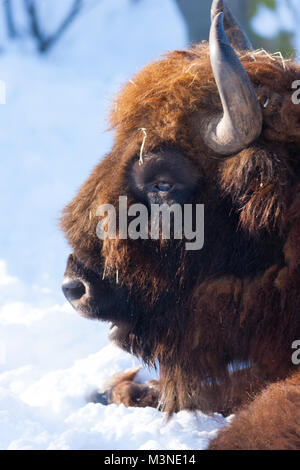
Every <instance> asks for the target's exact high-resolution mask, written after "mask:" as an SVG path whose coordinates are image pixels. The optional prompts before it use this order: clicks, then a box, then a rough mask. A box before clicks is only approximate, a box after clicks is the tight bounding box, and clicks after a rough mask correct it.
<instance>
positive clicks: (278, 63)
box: [110, 44, 300, 151]
mask: <svg viewBox="0 0 300 470" xmlns="http://www.w3.org/2000/svg"><path fill="white" fill-rule="evenodd" d="M240 58H241V61H242V63H243V65H244V67H245V69H246V71H247V73H248V75H249V77H250V79H251V81H252V83H253V84H254V86H255V88H256V91H257V95H258V98H259V100H260V101H261V104H262V108H263V117H264V122H265V131H266V132H265V134H266V136H267V137H268V138H270V139H272V140H274V139H275V140H281V141H286V140H288V139H289V136H291V135H292V140H293V138H296V139H297V140H299V135H300V132H299V131H300V129H299V112H298V109H296V110H295V108H297V106H295V105H293V103H292V101H291V97H292V93H293V91H294V90H293V89H292V83H293V81H294V80H297V79H299V78H300V68H299V67H298V66H296V65H295V64H294V63H292V62H287V61H285V62H284V61H283V60H281V59H280V58H278V57H276V56H271V55H269V54H267V53H264V51H261V52H260V51H256V52H254V53H252V54H251V53H248V54H246V55H244V56H243V55H240ZM267 100H268V103H269V106H267V107H264V104H265V103H266V102H267ZM220 111H221V103H220V98H219V95H218V92H217V88H216V84H215V80H214V77H213V73H212V68H211V65H210V58H209V48H208V46H207V44H201V45H198V46H196V47H195V48H193V49H190V50H188V51H175V52H172V53H169V54H168V55H167V56H166V57H164V58H163V59H161V60H159V61H157V62H153V63H151V64H150V65H148V66H146V67H145V68H144V69H143V70H142V71H141V72H140V73H138V74H137V75H136V76H135V77H134V78H133V79H132V80H130V81H129V82H128V83H127V84H126V86H125V87H124V88H123V90H121V92H120V94H119V96H118V97H117V99H116V100H115V103H114V106H113V109H112V111H111V115H110V122H111V127H112V128H115V129H116V144H118V143H120V142H121V143H122V145H124V138H125V139H128V137H129V136H131V137H133V138H134V137H135V136H136V137H137V140H138V141H139V142H140V141H142V139H143V135H142V132H141V131H139V129H141V128H145V129H146V130H147V135H148V139H147V144H148V146H152V147H153V146H155V145H159V143H160V142H170V143H176V145H182V146H183V147H184V148H190V147H191V146H193V144H194V146H195V147H196V148H197V149H199V145H200V148H201V147H202V142H201V141H200V137H199V132H197V131H199V128H198V129H194V128H193V123H192V122H191V120H192V117H193V116H194V115H195V116H198V118H199V122H200V123H201V119H204V118H206V119H207V118H208V117H209V115H211V114H214V113H216V112H220ZM278 111H280V112H279V115H280V116H277V117H280V122H278V119H276V115H275V114H276V113H277V114H278ZM295 113H296V114H297V115H296V116H295ZM199 127H200V124H199ZM272 130H273V132H272ZM278 133H279V134H280V136H281V137H280V139H279V135H278ZM205 150H206V151H207V149H205Z"/></svg>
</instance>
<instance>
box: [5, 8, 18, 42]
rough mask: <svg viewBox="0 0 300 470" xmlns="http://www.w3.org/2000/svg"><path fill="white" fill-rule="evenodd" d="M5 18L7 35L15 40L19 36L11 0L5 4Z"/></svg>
mask: <svg viewBox="0 0 300 470" xmlns="http://www.w3.org/2000/svg"><path fill="white" fill-rule="evenodd" d="M3 8H4V16H5V20H6V28H7V34H8V36H9V37H10V38H12V39H14V38H16V37H17V36H18V32H17V28H16V25H15V21H14V16H13V9H12V3H11V0H5V1H4V2H3Z"/></svg>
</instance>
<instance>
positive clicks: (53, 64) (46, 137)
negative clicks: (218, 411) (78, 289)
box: [0, 0, 228, 450]
mask: <svg viewBox="0 0 300 470" xmlns="http://www.w3.org/2000/svg"><path fill="white" fill-rule="evenodd" d="M64 3H66V2H64ZM40 4H43V5H44V7H45V9H44V10H43V14H45V15H49V18H51V21H53V22H54V23H55V21H56V16H57V15H58V14H59V12H61V5H62V2H61V1H58V0H51V6H52V8H51V12H50V11H48V13H47V8H46V6H47V5H46V2H45V0H42V1H41V2H40ZM48 6H49V2H48ZM55 6H57V9H56V8H55ZM54 12H55V13H54ZM50 13H51V14H50ZM0 20H1V18H0ZM21 20H22V17H21V12H20V21H21ZM0 23H1V21H0ZM54 23H53V24H54ZM49 27H50V26H49ZM0 29H1V31H3V28H2V27H1V28H0ZM185 40H186V32H185V29H184V26H183V22H182V19H181V17H180V15H179V13H178V11H177V9H176V7H175V3H174V2H173V1H172V0H163V2H162V1H161V0H143V1H132V0H113V1H112V0H102V1H99V2H98V6H97V7H94V8H92V9H90V10H87V12H86V13H85V14H84V15H83V16H82V17H81V18H79V19H78V20H77V21H76V22H75V23H74V24H73V26H72V27H71V28H70V29H69V31H68V32H67V33H66V34H65V36H64V37H63V38H62V40H61V41H60V43H59V44H58V45H57V47H56V48H54V49H53V51H52V52H51V53H50V54H49V55H48V56H47V57H38V56H37V55H36V54H34V53H33V45H32V44H31V43H29V42H26V43H25V42H24V43H23V44H22V45H14V44H11V43H10V44H8V43H6V42H5V41H4V40H3V38H1V37H0V43H1V45H2V46H3V50H2V53H1V54H0V80H4V81H5V83H6V90H7V97H6V104H5V105H0V152H1V155H0V181H1V191H0V206H1V230H0V449H109V450H110V449H113V450H116V449H158V450H160V449H204V448H206V447H207V445H208V442H209V439H211V438H212V437H214V436H215V435H216V432H217V430H218V429H220V428H221V427H223V426H224V425H226V423H227V421H228V420H225V419H224V418H223V417H222V416H220V415H214V416H211V417H208V416H205V415H203V414H201V413H200V412H199V413H197V414H192V413H189V412H186V411H182V412H180V413H178V414H176V415H174V416H173V418H172V419H171V420H170V421H167V420H166V416H165V415H164V414H163V413H161V412H159V411H158V410H155V409H152V408H145V409H138V408H125V407H124V406H115V405H109V406H103V405H100V404H93V403H88V401H87V397H88V395H89V394H90V393H91V392H92V391H94V390H96V389H101V388H102V389H103V387H104V384H105V382H106V381H107V380H108V379H110V378H111V376H112V375H113V374H115V373H117V372H120V371H123V370H126V369H128V368H132V367H136V366H137V365H138V364H139V363H138V361H137V359H135V358H134V357H133V356H131V355H129V354H126V353H125V352H123V351H121V350H119V349H117V348H116V347H115V346H113V345H112V344H109V342H108V339H107V336H108V325H106V324H104V323H100V322H91V321H88V320H86V319H83V318H81V317H80V316H79V315H78V314H77V313H76V312H75V311H73V310H72V308H71V307H70V306H69V305H68V304H67V303H65V300H64V298H63V296H62V294H61V292H60V283H61V279H62V276H63V272H64V269H65V262H66V258H67V255H68V253H69V248H68V247H67V245H66V242H65V241H64V239H63V236H62V234H61V233H60V232H59V230H58V228H57V219H58V217H59V215H60V210H61V209H62V207H63V206H64V204H65V203H67V202H68V201H69V200H70V199H71V198H72V197H73V195H74V194H75V192H76V190H77V189H78V187H79V186H80V184H81V183H82V182H83V181H84V180H85V178H86V177H87V176H88V174H89V173H90V171H91V170H92V168H93V166H94V165H95V164H96V163H97V162H98V161H99V160H100V158H101V157H102V156H103V155H104V154H105V153H106V152H108V151H109V149H110V147H111V144H112V138H113V136H112V134H111V133H107V132H105V128H106V123H105V115H106V114H107V110H108V108H109V106H110V104H111V102H112V97H113V95H114V93H115V92H116V91H117V90H118V88H119V86H120V85H121V84H122V83H123V82H125V81H126V80H127V79H128V78H129V77H130V76H131V75H132V74H134V73H135V72H136V71H137V70H138V69H140V68H141V67H142V66H143V65H144V64H146V63H148V62H149V61H150V60H153V59H155V58H157V57H159V55H160V54H161V53H163V52H165V51H167V50H172V49H175V48H182V47H184V46H185ZM154 376H155V373H154V372H153V371H147V370H145V369H143V370H142V371H141V372H140V373H139V379H140V380H142V381H145V380H147V378H149V377H154Z"/></svg>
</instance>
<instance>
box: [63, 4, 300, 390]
mask: <svg viewBox="0 0 300 470" xmlns="http://www.w3.org/2000/svg"><path fill="white" fill-rule="evenodd" d="M299 78H300V69H299V68H298V67H297V66H296V65H295V64H293V63H287V62H285V61H283V60H281V58H278V57H276V56H271V55H269V54H266V53H264V51H253V50H252V49H251V46H250V44H249V41H248V39H247V38H246V36H245V34H244V33H243V31H242V30H241V28H240V27H239V25H238V24H237V22H236V20H235V19H234V18H233V17H232V15H231V13H230V11H229V10H228V8H227V7H226V5H225V4H224V3H223V2H221V1H214V2H213V8H212V26H211V33H210V39H209V45H207V44H205V43H203V44H201V45H197V46H195V47H193V48H191V49H189V50H187V51H175V52H172V53H170V54H168V55H167V56H166V57H165V58H163V59H162V60H159V61H157V62H154V63H152V64H150V65H148V66H147V67H145V68H144V69H143V70H142V71H141V72H140V73H138V74H137V76H136V77H134V78H133V80H130V82H129V83H128V84H127V85H126V86H125V87H124V89H123V90H122V91H121V93H120V94H119V96H118V97H117V99H116V101H115V103H114V107H113V109H112V112H111V124H112V127H113V128H114V129H115V142H114V146H113V149H112V151H111V152H110V153H109V154H108V155H106V156H105V157H104V158H103V159H102V160H101V162H100V163H99V164H98V166H96V168H95V169H94V171H93V173H92V174H91V176H90V177H89V178H88V180H87V181H86V182H85V183H84V184H83V186H82V187H81V189H80V190H79V192H78V194H77V195H76V197H75V198H74V199H73V201H72V202H71V203H70V204H68V205H67V206H66V208H65V210H64V215H63V217H62V228H63V230H64V232H65V234H66V237H67V239H68V241H69V243H70V245H71V246H72V248H73V254H72V255H71V256H70V257H69V261H68V265H67V270H66V274H65V279H64V283H63V290H64V293H65V295H66V297H67V299H68V300H69V301H70V302H71V304H72V305H73V306H74V307H75V308H76V309H77V310H78V311H79V312H80V313H81V314H82V315H84V316H86V317H88V318H92V319H98V320H105V321H110V322H112V325H113V328H112V333H111V336H112V338H113V339H114V340H115V341H116V342H117V343H118V344H119V345H120V346H121V347H123V348H124V349H126V350H130V351H132V352H133V353H135V354H137V355H139V356H141V357H142V358H143V359H144V360H145V361H148V362H154V361H155V360H157V359H158V361H159V362H160V364H161V367H163V368H164V369H165V370H170V369H172V374H173V375H172V377H174V374H176V373H177V374H179V372H178V371H179V370H180V371H181V372H180V374H181V376H185V377H186V376H187V374H188V377H189V386H188V387H185V389H188V391H187V393H186V396H187V395H188V396H189V397H190V398H189V399H191V397H192V396H193V394H194V392H193V390H194V389H193V385H191V383H192V382H193V383H194V382H195V380H196V379H197V380H198V383H200V382H201V380H202V383H203V381H205V379H207V377H209V378H210V379H209V380H210V381H212V380H213V379H212V378H213V377H215V378H217V377H219V378H220V377H221V376H222V374H224V373H225V372H224V371H225V370H227V366H228V364H229V363H232V362H234V361H237V360H238V361H242V360H246V361H250V360H251V361H253V362H255V361H256V362H257V363H258V362H259V363H261V364H262V363H263V360H262V359H261V357H262V356H263V357H264V358H266V356H267V355H268V354H271V350H274V348H275V349H276V350H278V351H279V354H280V356H281V357H282V358H283V359H282V360H279V361H278V362H277V364H278V363H280V364H281V365H282V363H283V361H284V360H287V359H286V358H287V356H286V355H287V349H288V348H289V347H290V346H286V345H284V346H283V345H282V342H279V340H278V337H280V338H282V336H284V337H285V338H286V340H287V344H288V342H289V340H291V341H292V339H293V338H294V336H295V331H296V330H297V328H298V331H299V320H297V321H298V323H297V325H296V324H295V322H292V323H293V326H291V327H290V326H289V325H290V323H287V321H285V320H284V318H285V317H284V316H282V315H283V314H282V309H284V308H286V301H287V296H286V291H285V293H284V289H286V285H287V283H288V281H284V280H283V278H284V276H283V274H282V273H283V270H284V269H285V267H286V266H287V263H288V262H289V261H288V259H291V258H293V257H294V255H293V253H294V252H295V250H296V248H295V246H296V242H294V245H293V243H292V242H291V241H288V234H289V233H290V230H291V227H292V226H293V220H294V219H293V218H295V217H296V212H297V213H298V212H299V185H298V186H297V182H299V166H300V163H299V162H300V160H299V146H300V127H299V122H300V120H299V118H300V112H298V109H297V106H295V105H294V104H293V102H292V88H291V87H292V83H293V82H294V81H295V80H297V79H299ZM298 184H299V183H298ZM297 194H298V196H297ZM119 196H126V197H127V203H128V206H131V205H133V204H144V205H145V206H146V207H148V208H150V207H151V204H153V203H156V204H163V203H166V204H167V205H172V204H174V203H175V204H179V205H180V206H184V205H185V204H189V205H191V206H192V207H196V205H197V204H203V205H204V207H205V243H204V247H203V248H202V249H201V250H186V240H185V239H184V236H183V238H182V239H174V238H172V237H171V239H170V240H165V239H163V238H162V237H159V238H158V239H143V238H142V237H141V238H139V239H136V240H133V239H130V238H128V239H124V237H122V236H121V235H120V233H119V232H118V230H117V233H116V237H114V238H110V237H107V238H105V239H104V240H99V237H98V236H97V224H98V223H99V217H98V216H97V209H98V207H99V206H100V205H102V204H110V205H111V206H113V207H114V208H115V209H116V210H117V215H118V210H119V209H118V208H119ZM297 197H298V199H297ZM295 201H296V202H295ZM297 201H298V203H297ZM297 204H298V205H297ZM297 243H298V242H297ZM297 246H298V248H299V245H297ZM298 248H297V250H298ZM293 250H294V251H293ZM294 259H295V257H294ZM298 262H299V255H298ZM295 266H296V263H295V261H294V268H295ZM280 273H281V274H280ZM289 289H290V295H291V298H294V299H295V298H296V294H295V292H296V291H293V289H296V287H295V286H294V287H293V285H292V284H289ZM297 295H298V294H297ZM298 297H299V296H298ZM298 297H297V299H298ZM296 303H297V302H296ZM298 307H299V305H298ZM292 310H293V311H294V307H293V308H292ZM293 315H294V314H292V313H290V316H293ZM295 315H296V314H295ZM295 318H296V317H295ZM297 318H298V317H297ZM270 325H272V327H271V326H270ZM283 331H284V334H283ZM280 332H281V333H280ZM290 344H291V343H290ZM262 351H263V353H262ZM288 352H289V353H290V350H288ZM273 362H274V361H273ZM261 367H262V368H263V364H262V365H261ZM280 367H281V366H280ZM280 367H279V369H280ZM279 369H278V367H277V366H276V367H275V366H274V371H273V372H274V374H275V373H276V374H278V375H279ZM186 371H188V373H187V372H186ZM269 372H270V374H271V371H269ZM180 374H179V375H180ZM167 375H168V374H167ZM169 377H171V374H169ZM191 377H192V379H191ZM199 378H200V379H201V380H200V379H199ZM170 380H171V379H170ZM172 380H174V379H173V378H172ZM178 380H179V379H178ZM216 380H219V379H216ZM191 390H192V391H191Z"/></svg>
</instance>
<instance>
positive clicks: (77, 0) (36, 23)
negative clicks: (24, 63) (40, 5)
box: [24, 0, 82, 53]
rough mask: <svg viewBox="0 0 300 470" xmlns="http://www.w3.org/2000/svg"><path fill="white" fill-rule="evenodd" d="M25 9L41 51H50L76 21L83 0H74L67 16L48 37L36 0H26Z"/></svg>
mask: <svg viewBox="0 0 300 470" xmlns="http://www.w3.org/2000/svg"><path fill="white" fill-rule="evenodd" d="M24 5H25V9H26V11H27V14H28V18H29V21H30V25H29V26H30V30H31V33H32V35H33V37H34V38H35V39H36V41H37V43H38V49H39V51H40V52H41V53H45V52H48V51H49V49H50V48H51V47H53V45H54V44H55V43H56V42H57V41H58V40H59V39H60V37H61V36H62V35H63V33H64V32H65V31H66V30H67V28H68V27H69V26H70V25H71V23H72V22H73V21H74V19H75V18H76V16H77V15H78V13H79V11H80V10H81V7H82V0H74V2H73V5H72V6H71V8H70V11H69V13H68V15H67V16H66V18H65V19H64V20H63V21H62V23H61V24H60V26H59V27H58V28H57V30H56V31H55V32H54V33H53V34H52V35H51V36H48V37H46V36H45V34H44V32H43V31H42V28H41V24H40V19H39V16H38V11H37V6H36V2H35V1H34V0H24Z"/></svg>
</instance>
